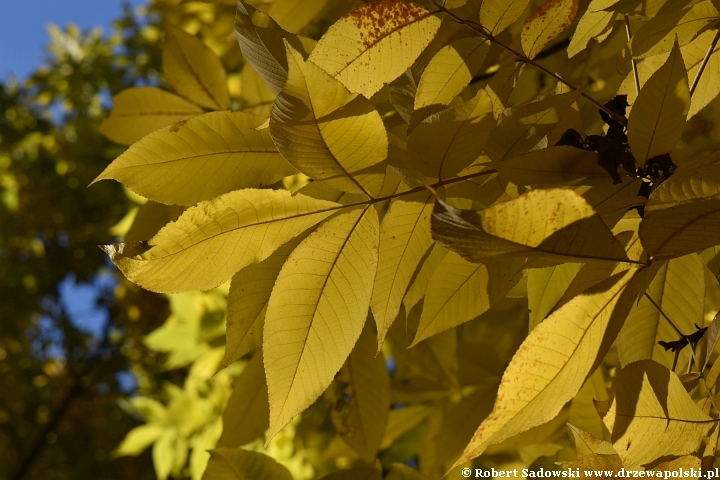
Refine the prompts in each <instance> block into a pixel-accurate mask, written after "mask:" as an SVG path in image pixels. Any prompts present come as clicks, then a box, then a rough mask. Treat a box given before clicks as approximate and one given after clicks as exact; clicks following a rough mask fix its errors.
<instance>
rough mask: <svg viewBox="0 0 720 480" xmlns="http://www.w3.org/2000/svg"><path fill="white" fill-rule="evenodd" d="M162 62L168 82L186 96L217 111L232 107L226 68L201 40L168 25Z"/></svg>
mask: <svg viewBox="0 0 720 480" xmlns="http://www.w3.org/2000/svg"><path fill="white" fill-rule="evenodd" d="M162 63H163V73H165V78H167V81H168V83H169V84H170V86H172V87H173V89H174V90H175V91H176V92H177V93H179V94H180V95H182V96H183V97H185V98H187V99H188V100H191V101H193V102H195V103H197V104H198V105H200V106H202V107H205V108H209V109H213V110H225V109H226V108H228V107H229V106H230V93H229V92H228V87H227V73H226V72H225V67H223V65H222V62H221V61H220V59H219V58H218V57H217V56H215V54H214V53H213V52H212V50H210V49H209V48H208V47H207V45H205V43H203V41H202V40H200V39H199V38H197V37H195V36H193V35H190V34H189V33H187V32H185V30H183V29H181V28H179V27H176V26H174V25H172V24H167V25H166V26H165V47H164V49H163V61H162Z"/></svg>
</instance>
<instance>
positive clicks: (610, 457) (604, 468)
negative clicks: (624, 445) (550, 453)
mask: <svg viewBox="0 0 720 480" xmlns="http://www.w3.org/2000/svg"><path fill="white" fill-rule="evenodd" d="M558 465H560V466H561V467H562V468H566V469H568V468H569V469H571V470H573V471H574V470H575V469H578V468H579V469H580V471H582V472H583V473H582V475H583V476H584V477H593V478H602V479H614V478H620V477H618V476H617V473H618V472H619V471H620V470H621V469H622V468H623V463H622V461H621V460H620V457H618V456H617V455H616V454H614V453H612V454H599V453H591V454H589V455H585V456H583V457H580V458H578V459H577V460H571V461H565V462H558ZM628 473H629V472H628Z"/></svg>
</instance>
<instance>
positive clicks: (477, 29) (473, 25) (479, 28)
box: [430, 0, 627, 125]
mask: <svg viewBox="0 0 720 480" xmlns="http://www.w3.org/2000/svg"><path fill="white" fill-rule="evenodd" d="M430 1H431V2H432V3H433V4H434V5H435V6H436V7H437V8H438V9H439V10H440V11H441V12H442V13H444V14H446V15H449V16H450V17H452V18H453V19H455V20H456V21H458V22H460V23H462V24H463V25H465V26H466V27H468V28H469V29H470V30H472V31H474V32H475V33H477V34H478V35H480V36H481V37H483V38H485V39H487V40H488V41H490V42H492V43H494V44H495V45H497V46H499V47H501V48H503V49H505V50H507V51H508V52H510V53H511V54H513V55H515V56H516V57H517V58H519V59H520V60H522V61H523V62H525V63H528V64H530V65H532V66H533V67H535V68H537V69H538V70H540V71H541V72H543V73H544V74H546V75H549V76H551V77H552V78H554V79H555V80H557V81H558V82H560V83H562V84H563V85H566V86H567V87H568V88H570V89H571V90H579V88H578V87H576V86H575V85H573V84H572V83H570V82H568V81H567V80H565V79H564V78H562V77H561V76H560V75H558V74H557V73H554V72H552V71H551V70H548V69H547V68H545V67H543V66H542V65H540V64H539V63H537V62H535V61H533V60H532V59H530V58H529V57H528V56H527V55H525V54H524V53H521V52H518V51H517V50H515V49H514V48H512V47H511V46H510V45H506V44H505V43H503V42H501V41H500V40H498V39H497V38H495V37H494V36H493V35H492V34H491V33H490V32H489V31H488V30H487V29H486V28H485V27H483V26H482V25H481V24H479V23H477V22H473V21H470V20H466V19H464V18H462V17H459V16H457V15H456V14H454V13H453V12H451V11H450V10H448V9H447V8H445V7H444V6H443V5H440V4H439V3H437V2H436V1H435V0H430ZM476 25H477V26H476ZM580 95H582V96H583V97H584V98H585V99H586V100H588V101H590V102H591V103H593V104H594V105H595V106H597V107H598V108H599V109H600V110H602V111H604V112H605V113H607V114H608V115H610V116H611V117H612V118H614V119H615V120H617V121H618V122H620V123H621V124H622V125H627V119H626V118H625V117H623V116H622V115H619V114H618V113H616V112H613V111H612V110H610V109H609V108H607V107H606V106H605V105H603V104H601V103H600V102H598V101H597V100H595V99H594V98H593V97H591V96H590V95H588V94H587V93H585V92H580Z"/></svg>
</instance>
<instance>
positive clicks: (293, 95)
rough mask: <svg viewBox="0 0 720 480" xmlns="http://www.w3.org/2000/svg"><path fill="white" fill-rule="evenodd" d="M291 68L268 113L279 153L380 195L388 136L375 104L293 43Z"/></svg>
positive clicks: (330, 180)
mask: <svg viewBox="0 0 720 480" xmlns="http://www.w3.org/2000/svg"><path fill="white" fill-rule="evenodd" d="M286 46H287V47H288V54H287V58H288V62H289V65H290V71H289V76H288V81H287V84H286V85H285V88H284V89H283V90H282V92H281V93H280V94H279V95H278V97H277V99H276V100H275V104H274V105H273V110H272V116H271V117H270V135H271V136H272V138H273V140H274V141H275V145H277V147H278V150H280V153H282V155H283V156H284V157H285V159H287V160H288V161H289V162H290V163H291V164H292V165H293V166H294V167H295V168H297V169H298V170H300V171H301V172H302V173H304V174H306V175H308V176H310V177H312V178H314V179H315V180H319V181H321V182H323V183H326V184H327V185H329V186H331V187H334V188H337V189H339V190H343V191H346V192H349V193H364V194H366V195H368V196H375V195H377V194H378V193H379V192H380V190H381V189H382V185H383V179H384V176H385V159H386V158H387V152H388V139H387V132H386V131H385V126H384V125H383V123H382V119H381V118H380V114H379V113H378V112H377V110H375V106H374V105H373V104H372V103H371V102H370V101H369V100H367V99H366V98H363V97H361V96H358V95H353V94H351V93H350V92H348V90H347V89H346V88H345V87H344V86H343V85H342V84H341V83H340V82H338V81H337V80H335V79H334V78H332V77H331V76H329V75H328V74H327V73H325V72H324V71H323V70H321V69H320V68H319V67H317V66H316V65H315V64H313V63H312V62H310V61H307V62H305V61H303V59H302V56H301V55H300V54H299V53H298V52H297V51H296V50H294V49H293V48H292V47H291V46H290V45H289V44H288V45H286Z"/></svg>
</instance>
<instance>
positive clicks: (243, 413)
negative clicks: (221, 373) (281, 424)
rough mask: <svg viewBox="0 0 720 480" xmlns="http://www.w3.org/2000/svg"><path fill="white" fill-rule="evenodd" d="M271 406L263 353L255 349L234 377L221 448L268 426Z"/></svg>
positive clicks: (256, 434) (247, 440) (249, 438)
mask: <svg viewBox="0 0 720 480" xmlns="http://www.w3.org/2000/svg"><path fill="white" fill-rule="evenodd" d="M269 416H270V405H269V403H268V389H267V384H266V383H265V369H264V368H263V357H262V353H261V352H256V353H255V354H254V355H253V356H252V358H251V359H250V361H248V362H247V363H246V364H245V368H244V369H243V371H242V373H241V374H240V376H239V377H238V378H237V380H235V387H234V388H233V391H232V394H231V395H230V399H229V400H228V403H227V405H226V407H225V410H224V411H223V415H222V422H223V432H222V436H221V437H220V440H218V442H217V446H218V447H230V448H234V447H240V446H242V445H245V444H247V443H250V442H252V441H253V440H255V439H256V438H258V437H259V436H260V435H262V433H263V432H264V431H265V430H267V429H268V426H269V423H268V418H269Z"/></svg>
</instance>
